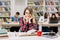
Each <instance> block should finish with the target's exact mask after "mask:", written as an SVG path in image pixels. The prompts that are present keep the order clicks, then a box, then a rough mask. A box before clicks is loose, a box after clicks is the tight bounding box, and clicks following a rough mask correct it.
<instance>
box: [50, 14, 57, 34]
mask: <svg viewBox="0 0 60 40" xmlns="http://www.w3.org/2000/svg"><path fill="white" fill-rule="evenodd" d="M50 23H58V19H57V17H56V15H55V14H52V16H51V18H50ZM50 30H51V31H53V32H55V33H57V32H58V27H57V26H52V27H50Z"/></svg>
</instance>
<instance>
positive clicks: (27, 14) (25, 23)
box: [20, 7, 37, 32]
mask: <svg viewBox="0 0 60 40" xmlns="http://www.w3.org/2000/svg"><path fill="white" fill-rule="evenodd" d="M32 29H34V30H36V29H37V24H36V20H35V17H34V14H33V10H32V8H31V7H27V8H26V9H25V10H24V16H23V17H21V18H20V31H21V32H27V31H29V30H32Z"/></svg>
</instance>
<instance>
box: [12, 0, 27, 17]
mask: <svg viewBox="0 0 60 40" xmlns="http://www.w3.org/2000/svg"><path fill="white" fill-rule="evenodd" d="M11 3H12V5H11V6H12V11H11V12H12V13H11V16H14V14H15V13H16V12H17V11H18V12H20V16H21V17H22V16H23V11H24V9H25V8H26V6H27V5H26V3H27V1H26V0H13V1H12V2H11Z"/></svg>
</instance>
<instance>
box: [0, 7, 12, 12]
mask: <svg viewBox="0 0 60 40" xmlns="http://www.w3.org/2000/svg"><path fill="white" fill-rule="evenodd" d="M9 10H11V9H10V7H0V11H9Z"/></svg>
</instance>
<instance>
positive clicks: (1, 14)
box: [0, 13, 10, 17]
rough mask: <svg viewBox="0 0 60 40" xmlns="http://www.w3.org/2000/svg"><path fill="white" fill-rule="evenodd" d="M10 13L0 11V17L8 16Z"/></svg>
mask: <svg viewBox="0 0 60 40" xmlns="http://www.w3.org/2000/svg"><path fill="white" fill-rule="evenodd" d="M9 16H10V13H0V17H9Z"/></svg>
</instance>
